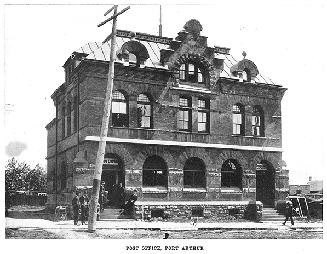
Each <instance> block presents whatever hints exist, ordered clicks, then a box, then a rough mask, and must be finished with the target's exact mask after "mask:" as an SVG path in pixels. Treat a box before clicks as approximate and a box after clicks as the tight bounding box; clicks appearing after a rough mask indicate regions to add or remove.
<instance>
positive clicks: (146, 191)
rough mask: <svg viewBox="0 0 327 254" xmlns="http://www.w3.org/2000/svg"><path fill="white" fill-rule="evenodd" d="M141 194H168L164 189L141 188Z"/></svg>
mask: <svg viewBox="0 0 327 254" xmlns="http://www.w3.org/2000/svg"><path fill="white" fill-rule="evenodd" d="M142 192H143V193H168V190H167V188H165V187H143V188H142Z"/></svg>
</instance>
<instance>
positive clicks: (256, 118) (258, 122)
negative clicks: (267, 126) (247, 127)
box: [252, 106, 265, 137]
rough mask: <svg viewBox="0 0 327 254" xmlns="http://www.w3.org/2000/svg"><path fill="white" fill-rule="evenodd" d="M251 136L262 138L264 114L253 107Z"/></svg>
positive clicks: (257, 107) (258, 108) (259, 108)
mask: <svg viewBox="0 0 327 254" xmlns="http://www.w3.org/2000/svg"><path fill="white" fill-rule="evenodd" d="M252 135H253V136H257V137H263V136H264V135H265V134H264V114H263V110H262V108H261V107H260V106H254V107H253V111H252Z"/></svg>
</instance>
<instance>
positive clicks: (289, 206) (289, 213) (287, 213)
mask: <svg viewBox="0 0 327 254" xmlns="http://www.w3.org/2000/svg"><path fill="white" fill-rule="evenodd" d="M292 215H293V204H292V201H291V200H289V198H287V199H286V207H285V221H284V223H283V225H285V223H286V221H288V218H290V220H291V224H292V226H293V225H294V221H293V216H292Z"/></svg>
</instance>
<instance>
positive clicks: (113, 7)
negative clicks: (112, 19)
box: [104, 5, 118, 16]
mask: <svg viewBox="0 0 327 254" xmlns="http://www.w3.org/2000/svg"><path fill="white" fill-rule="evenodd" d="M116 7H118V5H114V6H112V7H111V8H110V9H109V10H107V11H106V13H105V14H104V16H107V15H108V14H109V13H110V12H111V11H112V10H113V9H115V8H116Z"/></svg>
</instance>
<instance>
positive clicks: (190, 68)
mask: <svg viewBox="0 0 327 254" xmlns="http://www.w3.org/2000/svg"><path fill="white" fill-rule="evenodd" d="M179 79H180V80H182V81H186V82H192V83H204V82H205V75H204V70H203V68H202V66H200V65H199V64H198V63H183V64H181V66H180V68H179Z"/></svg>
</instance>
